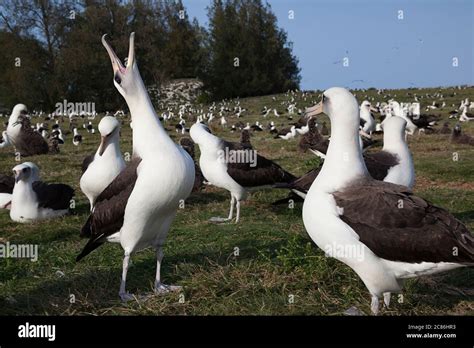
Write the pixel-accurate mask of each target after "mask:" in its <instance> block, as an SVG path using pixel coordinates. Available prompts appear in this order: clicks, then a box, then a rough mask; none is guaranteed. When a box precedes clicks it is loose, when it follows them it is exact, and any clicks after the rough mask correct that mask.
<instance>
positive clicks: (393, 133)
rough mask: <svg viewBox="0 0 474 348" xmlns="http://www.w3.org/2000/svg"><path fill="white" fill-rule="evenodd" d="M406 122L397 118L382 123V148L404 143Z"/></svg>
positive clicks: (393, 117)
mask: <svg viewBox="0 0 474 348" xmlns="http://www.w3.org/2000/svg"><path fill="white" fill-rule="evenodd" d="M406 125H407V121H406V120H405V119H404V118H402V117H399V116H392V117H390V118H387V119H386V120H385V121H384V122H383V123H382V125H381V126H382V129H383V142H384V147H387V146H392V145H397V144H399V143H400V141H402V142H405V127H406Z"/></svg>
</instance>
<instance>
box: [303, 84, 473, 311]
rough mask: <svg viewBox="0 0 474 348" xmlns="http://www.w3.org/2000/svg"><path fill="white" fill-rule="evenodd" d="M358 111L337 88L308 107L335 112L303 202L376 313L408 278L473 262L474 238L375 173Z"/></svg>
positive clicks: (307, 219)
mask: <svg viewBox="0 0 474 348" xmlns="http://www.w3.org/2000/svg"><path fill="white" fill-rule="evenodd" d="M358 111H359V110H358V105H357V101H356V99H355V98H354V96H353V95H352V94H351V93H350V92H349V91H348V90H346V89H344V88H337V87H336V88H331V89H329V90H327V91H325V92H324V93H323V100H322V101H321V103H319V104H318V105H316V106H314V107H312V108H310V109H309V110H308V112H310V113H311V114H319V113H322V112H324V113H325V114H326V115H328V116H329V118H330V120H331V142H330V144H329V148H328V152H327V156H326V159H325V161H324V164H323V167H322V169H321V171H320V173H319V175H318V176H317V178H316V180H315V181H314V182H313V185H312V186H311V188H310V190H309V191H308V194H307V196H306V199H305V202H304V204H303V221H304V225H305V227H306V230H307V231H308V234H309V235H310V237H311V239H312V240H313V241H314V242H315V243H316V244H317V245H318V246H319V247H320V248H321V249H323V250H324V251H325V252H326V254H327V255H329V256H332V257H335V258H337V259H338V260H340V261H342V262H344V263H345V264H347V265H348V266H349V267H351V268H352V269H353V270H354V271H355V272H356V273H357V274H358V275H359V277H360V278H361V279H362V281H363V282H364V284H365V285H366V287H367V289H368V290H369V292H370V294H371V295H372V304H371V310H372V312H373V313H374V314H377V313H378V310H379V298H380V297H381V296H382V295H383V297H384V302H385V304H386V305H387V306H388V304H389V301H390V293H392V292H400V291H401V289H402V286H403V281H404V280H405V279H408V278H413V277H417V276H421V275H429V274H434V273H437V272H442V271H447V270H451V269H454V268H458V267H463V266H473V265H474V236H473V235H472V234H471V233H470V232H469V230H468V229H467V228H466V226H465V225H464V224H463V223H462V222H460V221H459V220H457V219H456V218H455V217H454V216H452V215H451V214H450V213H449V212H447V211H446V210H444V209H442V208H439V207H436V206H433V205H432V204H431V203H429V202H427V201H425V200H424V199H422V198H420V197H417V196H415V195H414V194H413V193H412V192H411V191H410V190H409V189H407V188H406V187H404V186H399V185H395V184H392V183H387V182H382V181H376V180H374V179H372V178H371V177H370V176H369V174H368V172H367V168H366V166H365V164H364V161H363V158H362V152H361V150H360V147H359V144H358V136H357V135H358V129H359V117H358Z"/></svg>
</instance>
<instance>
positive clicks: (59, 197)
mask: <svg viewBox="0 0 474 348" xmlns="http://www.w3.org/2000/svg"><path fill="white" fill-rule="evenodd" d="M13 173H14V174H15V187H14V188H13V194H12V200H11V209H10V217H11V219H12V220H13V221H16V222H22V223H24V222H33V221H38V220H44V219H51V218H56V217H60V216H63V215H65V214H67V213H68V211H69V206H70V204H71V202H70V201H71V199H72V197H73V195H74V190H73V188H72V187H70V186H68V185H64V184H46V183H44V182H42V181H39V169H38V167H37V166H36V165H35V164H34V163H31V162H25V163H22V164H19V165H17V166H15V167H14V168H13Z"/></svg>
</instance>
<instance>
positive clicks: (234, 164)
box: [190, 123, 295, 223]
mask: <svg viewBox="0 0 474 348" xmlns="http://www.w3.org/2000/svg"><path fill="white" fill-rule="evenodd" d="M190 135H191V138H192V139H193V140H194V142H195V143H196V144H198V145H199V149H200V151H201V156H200V159H199V164H200V166H201V170H202V173H203V174H204V177H205V178H206V180H207V181H208V182H209V183H211V184H212V185H214V186H217V187H220V188H223V189H226V190H227V191H229V192H230V194H231V202H230V211H229V216H228V217H227V218H212V219H211V221H213V222H225V221H231V220H232V218H233V212H234V204H235V206H236V210H237V212H236V218H235V222H236V223H237V222H239V219H240V202H241V201H242V200H244V199H245V198H246V196H247V190H248V189H250V188H258V187H261V186H266V185H274V184H276V183H281V182H289V181H291V180H293V179H294V178H295V177H294V176H293V175H292V174H290V173H288V172H286V171H285V170H284V169H283V168H281V167H280V166H279V165H278V164H276V163H274V162H272V161H270V160H268V159H266V158H265V157H263V156H260V155H258V154H257V152H256V151H255V150H253V149H249V148H248V147H246V146H245V145H242V144H241V143H231V142H228V141H225V140H222V139H220V138H218V137H217V136H215V135H213V134H211V132H210V130H209V128H207V127H206V126H204V125H203V124H202V123H195V124H194V125H193V126H192V127H191V131H190Z"/></svg>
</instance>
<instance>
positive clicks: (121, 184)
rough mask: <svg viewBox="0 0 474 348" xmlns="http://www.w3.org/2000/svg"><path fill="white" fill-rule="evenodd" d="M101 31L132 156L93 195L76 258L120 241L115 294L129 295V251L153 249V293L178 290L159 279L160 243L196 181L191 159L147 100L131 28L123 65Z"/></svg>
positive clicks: (127, 298) (130, 253) (126, 296)
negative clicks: (126, 115) (123, 106)
mask: <svg viewBox="0 0 474 348" xmlns="http://www.w3.org/2000/svg"><path fill="white" fill-rule="evenodd" d="M105 37H106V35H104V36H102V44H103V45H104V47H105V48H106V50H107V52H108V54H109V57H110V60H111V62H112V68H113V73H114V79H113V81H114V85H115V87H116V88H117V90H118V91H119V92H120V94H122V96H123V97H124V99H125V101H126V103H127V105H128V108H129V110H130V114H131V118H132V122H133V136H132V139H133V158H132V160H131V161H130V162H129V164H128V166H127V167H126V168H125V169H124V170H123V171H122V172H121V173H120V174H119V175H118V176H117V177H116V178H115V179H114V180H113V181H112V182H111V183H110V185H109V186H108V187H107V188H106V189H105V190H104V191H103V192H102V193H101V194H100V195H99V197H97V199H96V202H95V206H94V209H93V211H92V213H91V215H90V216H89V218H88V220H87V222H86V223H85V225H84V226H83V228H82V230H81V236H83V237H87V238H89V241H88V242H87V244H86V245H85V247H84V249H83V250H82V252H81V253H80V254H79V255H78V256H77V258H76V260H77V261H79V260H81V259H82V258H84V257H85V256H86V255H88V254H89V253H90V252H92V251H93V250H95V249H96V248H98V247H99V246H101V245H102V244H104V243H105V242H106V241H110V242H117V243H120V245H121V246H122V248H123V250H124V257H123V265H122V280H121V283H120V289H119V296H120V298H121V299H122V301H128V300H131V299H133V296H132V295H131V294H129V293H127V291H126V278H127V271H128V267H129V263H130V256H131V255H132V253H134V252H136V251H139V250H142V249H145V248H147V247H153V248H154V249H155V250H156V258H157V265H156V277H155V284H154V291H155V293H165V292H169V291H176V290H179V289H180V287H177V286H169V285H165V284H163V283H162V278H161V264H162V260H163V245H164V243H165V240H166V236H167V234H168V231H169V229H170V226H171V223H172V222H173V220H174V217H175V215H176V212H177V209H178V207H179V205H180V204H181V203H182V202H183V201H184V200H185V199H186V198H187V197H188V196H189V194H190V193H191V190H192V188H193V184H194V162H193V160H192V158H191V156H189V154H188V153H187V152H186V151H185V150H184V149H183V148H182V147H181V146H177V145H176V144H175V143H174V142H173V141H172V140H171V138H170V137H169V135H168V133H167V132H166V130H165V129H164V128H163V126H162V125H161V123H160V121H159V119H158V116H157V115H156V112H155V110H154V108H153V105H152V103H151V101H150V97H149V95H148V92H147V90H146V88H145V85H144V83H143V80H142V78H141V76H140V72H139V70H138V66H137V62H136V60H135V45H134V41H135V34H134V33H132V34H131V35H130V43H129V52H128V61H127V66H126V67H125V66H124V65H123V64H122V62H121V61H120V59H119V58H118V57H117V55H116V54H115V52H114V50H113V49H112V48H111V47H110V45H109V44H108V43H107V41H106V39H105Z"/></svg>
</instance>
